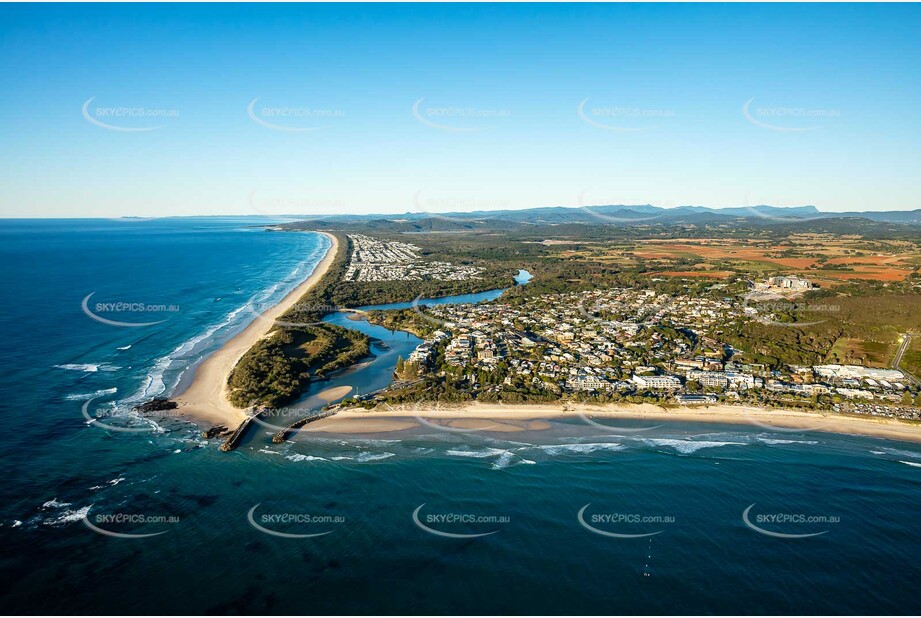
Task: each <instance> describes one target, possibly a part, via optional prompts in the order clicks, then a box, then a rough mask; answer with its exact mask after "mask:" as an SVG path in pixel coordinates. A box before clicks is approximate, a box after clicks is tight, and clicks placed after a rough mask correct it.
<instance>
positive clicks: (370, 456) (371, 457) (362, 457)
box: [355, 452, 396, 463]
mask: <svg viewBox="0 0 921 618" xmlns="http://www.w3.org/2000/svg"><path fill="white" fill-rule="evenodd" d="M394 455H396V453H369V452H362V453H359V454H358V457H356V458H355V461H357V462H359V463H365V462H368V461H379V460H381V459H387V458H388V457H393V456H394Z"/></svg>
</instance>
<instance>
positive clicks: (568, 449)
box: [537, 442, 625, 455]
mask: <svg viewBox="0 0 921 618" xmlns="http://www.w3.org/2000/svg"><path fill="white" fill-rule="evenodd" d="M537 448H539V449H540V450H542V451H544V452H545V453H547V454H548V455H563V454H565V453H594V452H595V451H622V450H624V448H625V447H624V445H623V444H618V443H616V442H583V443H575V444H541V445H538V446H537Z"/></svg>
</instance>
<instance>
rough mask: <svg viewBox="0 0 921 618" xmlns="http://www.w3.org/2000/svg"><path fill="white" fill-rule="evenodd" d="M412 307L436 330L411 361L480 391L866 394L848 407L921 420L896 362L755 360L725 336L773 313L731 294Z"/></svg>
mask: <svg viewBox="0 0 921 618" xmlns="http://www.w3.org/2000/svg"><path fill="white" fill-rule="evenodd" d="M770 285H776V283H774V282H771V284H770ZM794 285H796V286H801V285H803V284H800V283H795V284H794ZM417 312H418V313H419V315H421V316H422V317H424V318H425V321H426V322H427V323H429V324H430V325H432V326H433V327H434V330H433V331H432V332H430V333H428V335H427V336H426V338H425V340H424V341H423V343H421V344H420V345H419V346H418V347H417V348H416V349H415V350H414V351H413V352H412V354H411V355H410V356H409V358H408V359H407V362H408V364H409V365H410V366H411V367H414V368H416V369H417V371H418V372H419V373H421V374H422V375H428V376H429V378H431V379H433V380H435V381H437V380H439V379H445V378H447V377H449V376H451V375H452V374H455V375H456V374H457V373H458V372H460V374H461V376H462V380H463V381H464V382H465V388H466V389H467V390H469V392H470V393H471V395H473V396H482V395H483V394H485V393H490V392H491V393H492V394H493V395H496V394H501V393H502V392H503V391H504V390H507V389H514V388H516V387H519V388H520V387H524V388H526V389H528V391H529V392H535V391H536V392H541V393H544V394H546V395H547V396H552V397H561V396H569V397H577V398H596V399H600V400H612V399H613V400H620V399H625V400H629V401H639V400H649V399H652V400H655V401H659V402H673V403H677V404H682V405H694V404H708V403H716V402H718V401H727V402H732V401H736V402H758V403H761V404H775V405H786V406H790V405H794V406H798V407H804V408H813V409H815V408H827V407H830V406H831V405H835V406H839V407H840V405H841V404H842V403H848V402H849V403H852V404H857V403H859V404H861V405H852V406H851V408H850V410H851V412H852V413H858V414H860V413H865V414H873V415H889V416H897V417H900V418H908V419H918V418H921V409H919V407H918V403H919V399H921V396H919V394H918V392H917V389H916V387H915V386H914V385H913V383H912V381H911V379H910V377H909V376H906V375H905V374H904V373H903V372H902V371H901V370H898V369H887V368H876V367H864V366H859V365H840V364H821V365H818V364H817V365H809V366H798V365H785V366H783V367H781V368H777V367H774V368H771V367H768V366H767V365H765V364H764V363H759V362H755V361H754V360H752V359H751V358H750V357H749V355H748V354H746V353H745V351H743V350H738V349H735V348H733V347H732V346H731V345H729V344H728V343H726V342H724V341H722V340H721V338H720V334H721V332H722V329H723V327H724V326H725V325H726V324H727V323H731V322H732V321H735V320H746V319H752V318H753V317H754V318H756V319H757V318H761V319H771V318H772V316H771V315H770V314H769V313H768V314H765V315H758V313H759V312H758V309H755V308H752V307H749V306H746V305H745V304H744V303H742V302H740V301H739V300H738V299H733V298H729V297H726V298H720V299H711V298H692V297H682V296H672V295H667V294H657V293H656V292H654V291H652V290H641V289H609V290H603V291H590V292H578V293H565V294H549V295H540V296H537V297H534V298H532V299H529V301H528V302H527V303H525V304H514V305H512V304H507V303H503V302H501V301H495V302H489V303H480V304H458V305H435V306H421V307H418V308H417ZM864 404H872V405H864Z"/></svg>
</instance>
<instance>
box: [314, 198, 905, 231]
mask: <svg viewBox="0 0 921 618" xmlns="http://www.w3.org/2000/svg"><path fill="white" fill-rule="evenodd" d="M305 219H312V220H323V221H329V222H337V221H338V222H346V221H352V222H361V223H364V224H366V225H370V226H372V227H373V226H375V225H377V226H380V227H385V226H392V225H393V224H394V223H411V224H412V226H413V227H415V228H418V229H438V230H446V229H472V228H477V227H481V226H482V225H483V224H484V223H488V224H490V227H505V226H503V225H502V224H503V223H505V224H511V225H512V226H520V225H561V224H572V223H583V224H595V225H598V224H610V225H642V224H665V225H673V224H719V223H731V222H742V221H744V222H747V223H759V222H760V223H762V224H765V225H771V224H790V223H797V222H808V221H816V220H827V219H849V220H860V219H863V220H867V221H875V222H881V223H903V224H914V225H921V209H917V210H907V211H904V210H889V211H879V212H877V211H863V212H820V211H819V210H818V209H817V208H816V207H815V206H791V207H780V206H766V205H760V206H741V207H732V208H709V207H707V206H678V207H676V208H660V207H658V206H652V205H650V204H631V205H607V206H584V207H568V206H548V207H541V208H525V209H522V210H478V211H473V212H450V213H437V212H411V213H410V212H408V213H404V214H398V215H327V216H321V217H320V216H318V217H305Z"/></svg>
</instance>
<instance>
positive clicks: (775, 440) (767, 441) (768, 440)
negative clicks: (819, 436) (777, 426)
mask: <svg viewBox="0 0 921 618" xmlns="http://www.w3.org/2000/svg"><path fill="white" fill-rule="evenodd" d="M757 440H758V441H759V442H761V443H763V444H818V442H817V441H815V440H782V439H780V438H757Z"/></svg>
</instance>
